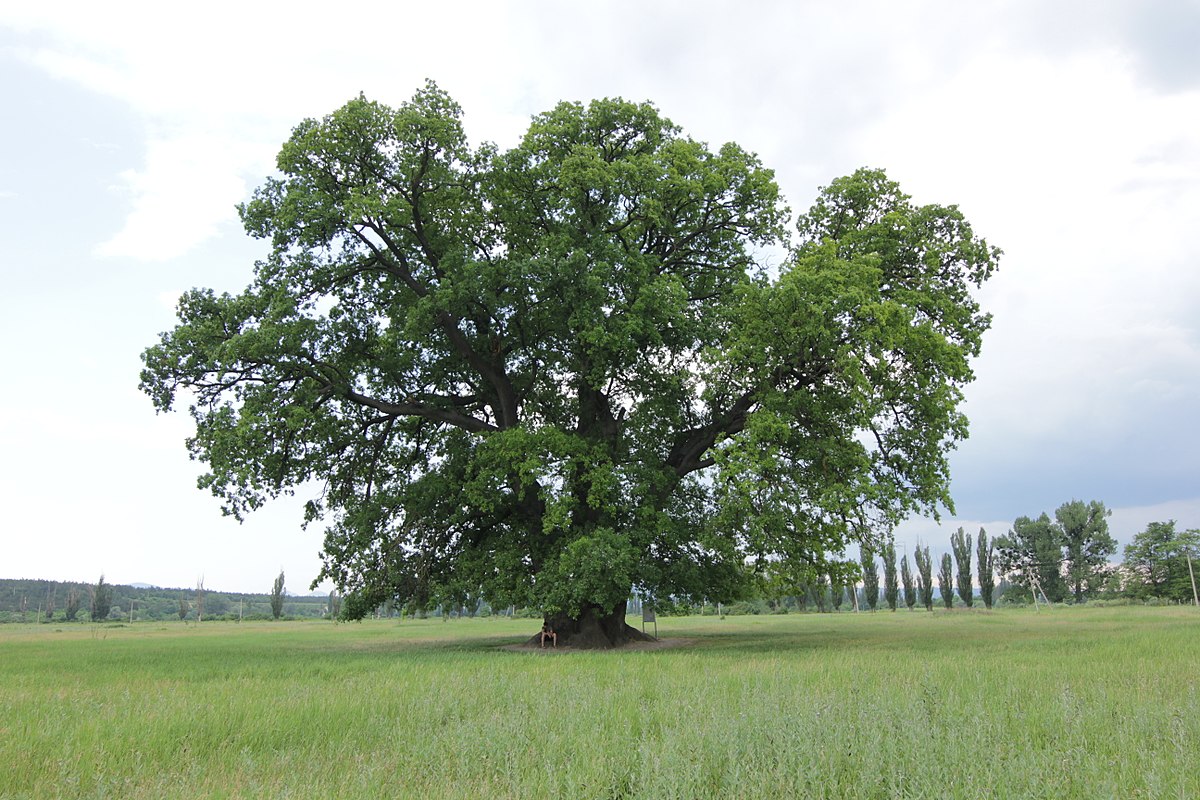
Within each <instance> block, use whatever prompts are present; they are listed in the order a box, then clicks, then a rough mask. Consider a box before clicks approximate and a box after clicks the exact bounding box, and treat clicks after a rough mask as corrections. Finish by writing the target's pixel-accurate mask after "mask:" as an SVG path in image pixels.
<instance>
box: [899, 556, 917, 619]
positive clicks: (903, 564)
mask: <svg viewBox="0 0 1200 800" xmlns="http://www.w3.org/2000/svg"><path fill="white" fill-rule="evenodd" d="M900 584H901V585H902V586H903V587H904V605H906V606H908V610H909V611H912V608H913V606H914V605H916V602H917V593H916V590H915V589H914V588H913V575H912V570H911V569H909V567H908V553H905V554H904V556H903V557H902V558H901V559H900Z"/></svg>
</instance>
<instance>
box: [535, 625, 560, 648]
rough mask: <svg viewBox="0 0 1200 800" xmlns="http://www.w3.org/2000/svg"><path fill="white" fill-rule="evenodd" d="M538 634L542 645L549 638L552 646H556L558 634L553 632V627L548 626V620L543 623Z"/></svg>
mask: <svg viewBox="0 0 1200 800" xmlns="http://www.w3.org/2000/svg"><path fill="white" fill-rule="evenodd" d="M539 636H540V638H541V640H542V647H545V646H546V640H547V639H549V640H550V642H551V644H552V645H553V646H554V647H558V634H557V633H555V631H554V628H552V627H550V623H549V622H546V623H543V625H542V632H541V634H539Z"/></svg>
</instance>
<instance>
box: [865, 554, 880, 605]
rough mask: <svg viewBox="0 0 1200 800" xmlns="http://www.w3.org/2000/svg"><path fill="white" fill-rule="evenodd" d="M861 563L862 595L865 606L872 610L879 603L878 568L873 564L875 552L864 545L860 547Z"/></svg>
mask: <svg viewBox="0 0 1200 800" xmlns="http://www.w3.org/2000/svg"><path fill="white" fill-rule="evenodd" d="M861 563H862V577H863V597H864V598H865V599H866V601H867V608H869V609H871V610H872V611H874V610H875V606H877V605H878V604H879V568H878V566H877V565H876V564H875V554H874V553H873V552H871V548H870V547H868V546H866V545H863V547H862V556H861Z"/></svg>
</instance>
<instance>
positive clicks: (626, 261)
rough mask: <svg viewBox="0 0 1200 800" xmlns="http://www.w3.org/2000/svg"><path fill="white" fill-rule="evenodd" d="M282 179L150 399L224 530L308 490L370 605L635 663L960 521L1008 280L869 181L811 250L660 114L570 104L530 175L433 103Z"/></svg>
mask: <svg viewBox="0 0 1200 800" xmlns="http://www.w3.org/2000/svg"><path fill="white" fill-rule="evenodd" d="M277 166H278V170H279V174H278V175H277V176H276V177H271V178H268V179H267V180H266V181H265V183H264V184H263V185H262V186H261V187H259V188H258V190H257V191H256V192H255V193H254V195H253V197H252V199H250V200H249V201H248V202H246V203H245V204H243V205H242V206H240V208H239V211H240V214H241V218H242V221H243V223H244V225H245V227H246V230H247V231H248V233H249V234H250V235H252V236H255V237H258V238H260V239H263V240H265V241H267V242H269V244H270V254H269V255H268V256H267V257H266V258H264V259H263V260H262V261H260V262H259V263H257V264H256V265H255V269H254V278H253V281H252V283H251V284H250V285H249V286H248V287H247V288H246V289H245V291H243V292H241V293H240V294H236V295H230V294H217V293H215V292H214V291H212V290H208V289H193V290H191V291H189V292H187V293H186V294H185V295H184V296H183V297H182V299H181V300H180V303H179V308H178V315H179V324H178V326H177V327H176V328H175V329H174V330H172V331H169V332H167V333H165V334H163V335H162V337H161V341H160V342H159V343H158V344H156V345H154V346H152V347H150V348H148V349H147V350H146V351H145V353H144V355H143V360H144V364H145V368H144V370H143V372H142V380H141V386H142V388H143V390H144V391H145V392H147V393H148V394H149V395H150V397H151V398H152V399H153V401H154V404H155V406H156V408H157V409H158V410H160V411H166V410H169V409H171V408H173V407H174V406H175V405H176V404H177V403H179V402H181V400H182V401H183V402H187V403H189V404H190V407H191V414H192V416H193V418H194V420H195V425H196V433H195V436H193V437H191V438H190V439H189V440H188V448H189V450H190V451H191V454H192V455H193V457H194V458H196V459H198V460H200V461H202V462H204V463H205V464H207V465H208V471H207V472H206V473H205V474H204V475H203V476H202V477H201V479H200V485H201V487H202V488H207V489H209V490H211V491H212V492H213V493H214V494H216V495H217V496H219V497H220V498H222V499H223V501H224V507H225V509H226V511H227V513H230V514H234V515H236V516H238V517H239V518H240V517H241V516H242V515H244V514H246V513H247V512H250V511H252V510H254V509H256V508H258V507H259V506H261V505H262V504H263V503H264V502H266V501H268V500H270V499H271V498H274V497H277V496H279V495H281V494H288V493H292V492H295V491H300V492H306V493H311V497H310V498H309V500H308V503H307V512H306V519H307V522H315V521H320V522H322V523H323V524H325V525H326V534H325V543H324V548H323V551H322V558H323V563H324V568H323V571H322V573H321V576H320V578H322V579H323V578H329V579H331V580H332V581H333V583H335V584H336V585H337V586H338V588H339V589H340V590H341V591H342V592H344V593H349V594H351V595H357V596H358V598H357V600H356V601H355V602H353V603H348V606H347V607H355V608H367V607H369V606H370V603H372V602H376V601H379V602H382V601H383V600H385V599H392V600H393V601H395V602H397V603H398V604H403V603H408V604H412V605H424V604H429V603H434V602H438V601H439V600H446V601H454V600H455V599H462V598H464V597H467V596H482V597H485V598H487V599H488V600H490V601H492V602H493V603H495V604H499V605H508V604H518V605H530V606H535V607H538V608H541V609H543V610H544V611H545V612H546V614H547V616H548V618H549V617H554V618H555V619H557V620H558V623H559V625H560V626H564V627H566V628H567V630H566V631H565V633H566V634H567V636H568V638H569V637H570V636H571V635H577V636H579V637H580V641H581V642H582V641H597V642H600V643H604V642H607V643H614V642H620V641H621V640H622V639H623V638H624V637H625V636H626V635H628V632H627V631H626V630H625V627H624V625H623V610H624V603H625V600H626V598H627V597H628V596H629V593H630V591H631V589H633V588H636V589H637V590H638V591H639V592H640V593H642V594H643V595H644V596H648V597H650V598H656V599H657V600H658V601H659V602H668V601H669V600H670V599H680V600H687V599H699V598H702V597H707V598H708V599H710V600H720V599H727V598H731V597H733V596H734V595H735V594H736V593H737V592H738V591H739V590H740V588H741V587H742V586H744V585H745V582H746V580H747V578H748V574H747V573H748V570H752V569H753V568H754V567H755V566H756V565H763V564H766V563H768V562H770V561H772V560H790V561H797V562H809V563H813V564H820V563H821V562H822V560H823V559H825V558H826V557H828V556H829V555H830V554H834V555H836V554H839V553H840V552H841V551H842V548H843V547H844V546H845V545H846V544H847V543H849V542H853V541H861V540H867V541H872V540H875V541H877V540H878V537H879V536H880V535H882V534H883V533H884V532H886V531H889V530H890V529H891V527H893V526H894V525H895V524H896V523H897V522H899V521H900V520H901V519H903V518H904V517H906V516H907V515H909V514H910V513H912V512H927V513H934V514H936V513H937V511H938V509H939V508H942V507H946V508H952V502H951V498H950V495H949V470H948V464H947V455H948V452H949V451H950V450H951V449H952V448H953V447H954V445H955V443H956V442H957V441H959V440H961V439H962V438H964V437H965V436H966V435H967V422H966V419H965V418H964V417H963V415H962V414H961V413H960V411H959V404H960V402H961V400H962V389H963V387H964V386H965V385H966V384H967V383H968V382H969V381H970V380H971V379H972V377H973V376H972V371H971V367H970V359H971V358H972V357H974V356H976V355H977V354H978V352H979V348H980V340H981V336H982V334H983V332H984V330H985V329H986V328H987V327H988V325H989V317H988V315H986V314H984V313H983V312H982V311H981V309H980V307H979V305H978V303H977V302H976V300H975V299H974V298H973V296H972V294H971V290H972V287H977V286H978V285H980V284H981V283H982V282H983V281H984V280H985V279H986V278H987V277H988V276H989V275H990V274H991V273H992V272H993V270H994V269H995V266H996V263H997V259H998V256H999V251H998V250H997V249H995V248H993V247H991V246H989V245H988V244H987V243H986V242H985V241H984V240H982V239H980V238H979V237H977V236H976V235H975V233H974V232H973V231H972V229H971V226H970V225H969V224H968V223H967V221H966V220H965V218H964V217H963V215H962V214H961V212H960V211H959V210H958V209H957V208H956V207H954V206H937V205H925V206H919V205H915V204H913V203H912V202H911V200H910V198H909V197H908V196H907V195H905V194H904V193H903V192H901V190H900V188H899V187H898V186H897V184H896V183H894V182H892V181H891V180H889V179H888V178H887V176H886V175H885V174H884V173H883V172H881V171H879V170H873V169H863V170H859V171H858V172H855V173H854V174H852V175H850V176H847V177H844V178H839V179H836V180H834V181H832V182H831V183H830V184H829V186H827V187H825V188H824V189H823V190H821V192H820V195H819V197H818V199H817V200H816V202H815V204H814V205H813V207H812V208H811V210H810V211H809V212H808V213H806V214H804V215H801V216H800V217H799V219H798V221H797V222H796V224H795V232H796V235H795V236H794V237H793V236H792V235H791V234H789V231H788V222H789V213H790V212H789V211H788V209H787V208H786V206H785V205H784V202H783V199H782V198H781V196H780V192H779V189H778V187H777V186H776V183H775V181H774V176H773V173H772V172H771V171H770V170H769V169H767V168H765V167H764V166H763V165H762V164H761V163H760V162H759V160H758V158H757V157H755V156H754V155H752V154H751V153H748V152H746V151H745V150H743V149H742V148H740V147H738V146H737V145H735V144H726V145H724V146H722V147H720V148H718V149H712V148H710V147H708V146H707V145H706V144H704V143H702V142H699V141H695V140H693V139H691V138H689V137H687V136H685V135H684V134H683V133H682V131H681V129H680V128H678V127H677V126H675V125H674V124H672V123H671V122H670V121H669V120H667V119H666V118H664V117H663V116H662V115H661V114H660V113H659V111H658V110H657V109H655V108H654V107H653V106H651V105H649V104H646V103H641V104H639V103H631V102H626V101H623V100H619V99H606V100H597V101H594V102H591V103H589V104H587V105H584V104H579V103H561V104H559V105H558V106H557V107H555V108H554V109H553V110H551V111H549V112H547V113H544V114H541V115H538V116H536V117H534V118H533V119H532V121H531V123H530V126H529V130H528V132H527V133H526V134H525V136H524V138H523V139H522V140H521V141H520V143H519V144H518V145H517V146H515V147H513V148H512V149H510V150H507V151H500V150H499V149H498V148H496V147H495V146H493V145H490V144H483V145H481V146H478V147H472V146H470V145H469V144H468V142H467V139H466V136H465V134H464V131H463V126H462V111H461V109H460V108H459V106H458V105H457V104H456V103H455V102H454V101H453V100H452V99H451V98H450V97H449V96H448V95H447V94H446V93H445V92H443V91H442V90H440V89H439V88H438V87H436V86H435V85H433V84H432V83H431V84H428V85H426V86H425V87H424V88H423V89H421V90H420V91H418V92H417V93H416V94H415V96H414V97H413V98H412V100H411V101H409V102H407V103H404V104H403V105H401V106H400V107H399V108H389V107H387V106H385V105H383V104H380V103H377V102H373V101H370V100H367V99H365V98H363V97H359V98H357V99H354V100H352V101H350V102H349V103H347V104H346V105H345V106H343V107H342V108H340V109H338V110H337V111H335V112H333V113H332V114H330V115H328V116H326V117H324V118H323V119H319V120H316V119H309V120H306V121H304V122H302V123H301V124H300V125H299V126H297V128H296V129H295V130H294V132H293V134H292V136H291V138H290V139H289V140H288V141H287V142H286V143H285V144H284V145H283V148H282V150H281V151H280V154H279V157H278V162H277ZM772 262H775V263H776V264H777V266H772ZM618 614H619V615H620V617H621V622H620V623H616V622H613V620H614V619H615V618H616V616H617V615H618ZM588 620H592V622H593V623H594V624H592V625H591V629H592V630H595V629H596V628H597V626H598V627H599V629H600V631H601V635H600V638H599V639H597V638H595V637H592V638H591V639H589V638H587V637H586V636H585V635H584V629H585V628H587V627H588V626H587V625H586V624H585V623H587V621H588Z"/></svg>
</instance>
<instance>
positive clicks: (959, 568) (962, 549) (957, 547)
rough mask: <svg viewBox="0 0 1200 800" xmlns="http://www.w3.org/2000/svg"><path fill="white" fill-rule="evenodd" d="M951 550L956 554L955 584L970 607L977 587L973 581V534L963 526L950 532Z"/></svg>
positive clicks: (959, 594) (964, 601) (959, 593)
mask: <svg viewBox="0 0 1200 800" xmlns="http://www.w3.org/2000/svg"><path fill="white" fill-rule="evenodd" d="M950 550H951V552H953V554H954V565H955V571H954V586H955V588H956V589H957V590H958V597H959V599H960V600H962V601H963V604H964V605H966V606H967V607H968V608H970V607H971V605H972V604H973V603H974V602H975V587H974V586H973V585H972V583H971V534H969V533H967V532H966V531H964V530H963V529H962V528H959V529H958V530H957V531H955V532H954V533H952V534H950Z"/></svg>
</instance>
